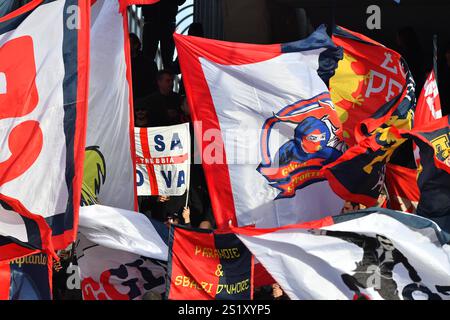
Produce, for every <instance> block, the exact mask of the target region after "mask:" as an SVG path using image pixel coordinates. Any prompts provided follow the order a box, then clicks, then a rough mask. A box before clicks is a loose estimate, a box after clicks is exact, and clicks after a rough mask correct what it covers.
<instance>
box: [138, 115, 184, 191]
mask: <svg viewBox="0 0 450 320" xmlns="http://www.w3.org/2000/svg"><path fill="white" fill-rule="evenodd" d="M134 130H135V134H136V174H137V186H138V195H140V196H147V195H148V196H154V195H156V196H157V195H169V196H181V195H183V194H184V193H185V192H186V188H187V187H186V186H187V184H189V173H190V170H189V168H190V162H191V156H190V154H191V136H190V133H189V123H184V124H179V125H175V126H167V127H154V128H135V129H134Z"/></svg>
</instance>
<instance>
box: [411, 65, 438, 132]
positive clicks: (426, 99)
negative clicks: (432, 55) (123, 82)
mask: <svg viewBox="0 0 450 320" xmlns="http://www.w3.org/2000/svg"><path fill="white" fill-rule="evenodd" d="M440 118H442V109H441V100H440V97H439V89H438V86H437V82H436V76H435V75H434V71H431V73H430V75H429V76H428V79H427V81H426V82H425V85H424V87H423V90H422V93H421V94H420V97H419V100H418V101H417V106H416V112H415V115H414V125H415V126H421V125H425V124H427V123H428V122H430V121H433V120H436V119H440Z"/></svg>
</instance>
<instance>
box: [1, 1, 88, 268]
mask: <svg viewBox="0 0 450 320" xmlns="http://www.w3.org/2000/svg"><path fill="white" fill-rule="evenodd" d="M89 10H90V8H89V5H88V4H87V2H86V1H78V0H64V1H39V0H36V1H32V2H30V3H28V4H27V5H25V6H23V7H21V8H19V9H17V10H16V11H13V12H11V13H9V14H8V15H6V16H4V17H2V18H0V159H1V160H0V212H1V214H0V237H1V238H2V240H1V241H0V260H4V259H8V258H12V257H20V256H22V255H25V254H29V253H30V252H32V251H33V250H48V252H49V251H52V250H53V249H63V248H65V247H67V245H68V244H70V243H71V242H73V241H74V240H75V235H76V229H77V224H78V208H79V203H80V189H81V180H82V176H83V158H84V147H85V145H84V143H85V138H86V115H87V114H86V113H87V100H88V99H87V94H88V81H87V79H88V70H89V69H88V67H89V65H88V61H89V25H88V23H89ZM49 237H51V241H50V238H49ZM3 239H4V241H3ZM52 243H53V245H54V248H51V244H52Z"/></svg>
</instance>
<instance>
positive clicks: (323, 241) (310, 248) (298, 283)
mask: <svg viewBox="0 0 450 320" xmlns="http://www.w3.org/2000/svg"><path fill="white" fill-rule="evenodd" d="M234 231H235V232H236V233H237V235H238V237H239V238H240V239H241V240H242V242H243V243H244V244H245V245H246V246H247V247H248V248H249V249H250V251H251V252H252V253H253V254H254V255H255V256H256V257H257V258H258V260H259V261H260V262H261V263H262V264H263V265H264V267H265V268H266V269H267V270H268V271H269V273H270V274H271V275H272V276H273V277H274V279H275V280H276V281H277V282H278V283H279V284H280V286H281V287H282V289H283V290H284V291H285V292H286V294H287V295H288V296H289V297H290V298H291V299H301V300H305V299H306V300H313V299H314V300H352V299H371V300H414V299H428V300H450V292H449V290H448V288H450V263H449V261H450V259H449V258H450V246H449V243H450V235H449V234H448V233H446V232H444V231H441V229H440V228H439V227H438V226H437V225H436V224H435V223H434V222H432V221H430V220H428V219H425V218H422V217H419V216H415V215H409V214H405V213H402V212H397V211H390V210H386V209H379V210H376V209H374V210H366V211H360V212H355V213H351V214H346V215H341V216H336V217H327V218H325V219H323V220H319V221H315V222H311V223H305V224H300V225H292V226H287V227H284V228H277V229H267V230H264V229H259V230H258V229H254V228H248V227H247V228H236V229H234Z"/></svg>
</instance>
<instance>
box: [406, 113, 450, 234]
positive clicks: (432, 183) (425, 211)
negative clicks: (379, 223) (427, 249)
mask: <svg viewBox="0 0 450 320" xmlns="http://www.w3.org/2000/svg"><path fill="white" fill-rule="evenodd" d="M400 133H401V136H403V137H409V138H412V139H413V140H414V142H415V143H416V144H417V146H418V147H419V149H420V163H421V171H420V174H419V178H418V186H419V189H420V192H421V197H420V201H419V205H418V207H417V214H419V215H421V216H424V217H427V218H429V219H432V220H433V221H435V222H437V223H438V224H439V225H440V227H441V228H442V229H444V230H445V231H447V232H450V118H449V116H446V117H444V118H441V119H438V120H435V121H432V122H429V123H428V124H427V125H424V126H422V127H417V128H414V129H413V130H411V131H400Z"/></svg>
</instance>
